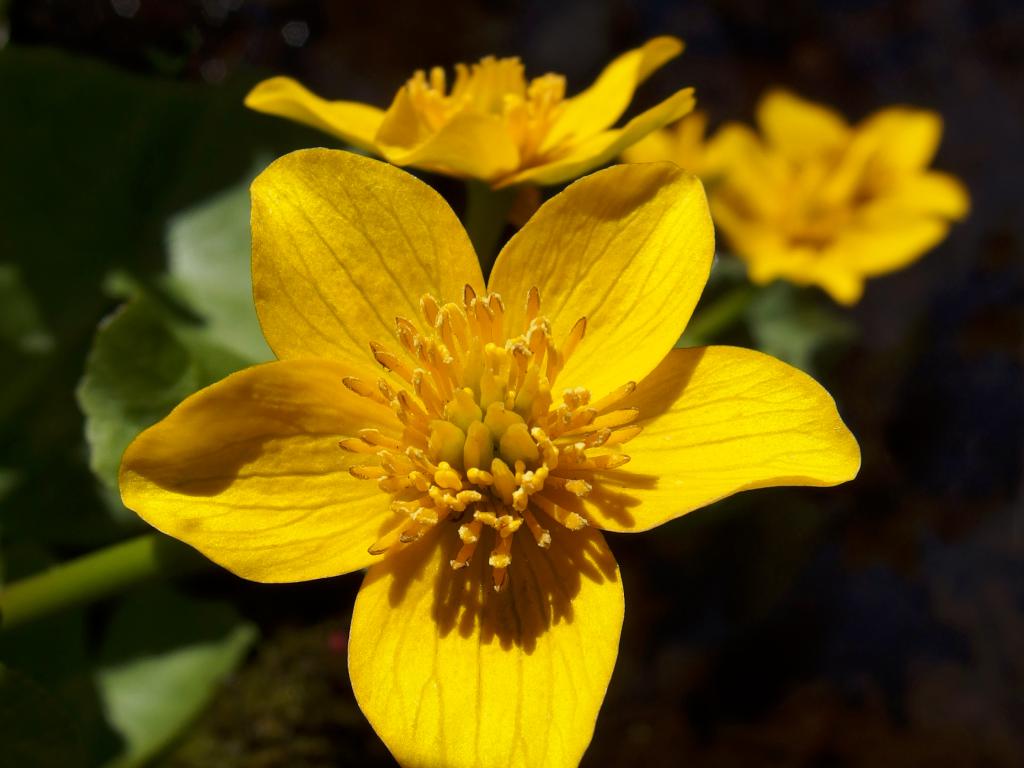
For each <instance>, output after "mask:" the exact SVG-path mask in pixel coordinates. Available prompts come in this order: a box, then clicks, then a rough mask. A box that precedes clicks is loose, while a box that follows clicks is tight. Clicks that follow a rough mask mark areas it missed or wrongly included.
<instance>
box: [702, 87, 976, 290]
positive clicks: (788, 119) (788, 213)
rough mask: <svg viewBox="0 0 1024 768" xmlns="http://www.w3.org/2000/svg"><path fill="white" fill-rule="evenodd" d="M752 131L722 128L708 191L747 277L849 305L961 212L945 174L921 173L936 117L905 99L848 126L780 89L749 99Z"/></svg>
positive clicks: (933, 143)
mask: <svg viewBox="0 0 1024 768" xmlns="http://www.w3.org/2000/svg"><path fill="white" fill-rule="evenodd" d="M757 122H758V125H759V127H760V129H761V136H758V135H757V134H755V133H754V132H753V131H751V130H750V129H749V128H746V127H744V126H740V125H735V124H732V125H727V126H724V127H723V128H722V130H721V131H720V132H719V134H716V136H715V138H714V139H712V142H713V143H716V144H717V151H718V157H717V162H718V163H719V169H718V170H719V174H720V177H719V179H718V181H717V183H715V184H714V185H713V186H712V188H711V193H710V196H711V211H712V214H713V215H714V219H715V224H716V225H717V226H718V227H719V228H720V229H721V231H722V233H724V235H725V237H726V239H727V240H728V242H729V245H730V246H731V247H732V248H733V249H734V250H735V252H736V253H737V254H738V255H739V256H740V257H741V258H743V259H744V260H745V261H746V262H747V265H748V268H749V274H750V277H751V279H752V280H753V281H754V282H757V283H767V282H770V281H772V280H774V279H776V278H780V277H781V278H785V279H787V280H790V281H792V282H794V283H798V284H802V285H809V284H811V285H819V286H821V287H822V288H823V289H824V290H826V291H827V292H828V293H829V294H830V295H831V296H832V297H833V298H834V299H835V300H836V301H838V302H840V303H842V304H853V303H855V302H856V301H857V300H858V299H860V296H861V294H862V292H863V290H864V280H865V278H868V277H873V276H876V275H880V274H884V273H886V272H892V271H893V270H896V269H899V268H901V267H904V266H906V265H908V264H910V263H911V262H913V261H914V260H916V259H917V258H918V257H920V256H922V255H923V254H924V253H926V252H927V251H928V250H930V249H931V248H933V247H934V246H935V245H936V244H937V243H939V242H940V241H941V240H942V239H943V238H945V236H946V234H947V232H948V231H949V227H950V222H951V221H954V220H957V219H961V218H963V217H964V216H965V215H966V214H967V209H968V205H969V202H968V195H967V192H966V190H965V189H964V187H963V185H962V184H961V183H960V182H959V181H958V180H957V179H955V178H954V177H952V176H950V175H948V174H945V173H940V172H938V171H932V170H929V169H928V165H929V164H930V163H931V161H932V158H933V157H934V155H935V152H936V150H937V148H938V145H939V140H940V138H941V134H942V120H941V118H940V117H939V115H937V114H936V113H934V112H930V111H927V110H920V109H912V108H909V107H890V108H887V109H883V110H881V111H879V112H876V113H875V114H873V115H871V116H870V117H868V118H866V119H865V120H863V121H862V122H861V123H859V124H858V125H856V126H850V125H849V124H848V123H847V122H846V121H845V120H844V119H843V118H842V117H841V116H840V115H838V114H837V113H835V112H834V111H832V110H831V109H828V108H827V107H824V106H821V105H818V104H813V103H811V102H808V101H804V100H803V99H800V98H798V97H796V96H794V95H793V94H790V93H787V92H785V91H772V92H770V93H768V94H767V95H766V96H765V97H764V98H763V99H762V100H761V102H760V104H759V105H758V109H757Z"/></svg>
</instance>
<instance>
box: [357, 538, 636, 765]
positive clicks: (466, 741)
mask: <svg viewBox="0 0 1024 768" xmlns="http://www.w3.org/2000/svg"><path fill="white" fill-rule="evenodd" d="M487 543H488V541H487V539H483V540H482V541H481V546H483V545H486V544H487ZM459 544H460V542H459V540H458V538H457V537H456V536H455V535H454V531H453V530H451V529H450V528H448V529H446V530H443V531H442V532H441V535H438V534H437V533H435V534H433V535H430V536H429V538H428V537H424V539H423V540H421V541H419V542H417V543H416V544H414V545H412V546H410V547H408V548H406V549H405V550H403V551H401V552H399V553H397V554H396V555H394V556H389V557H388V558H387V559H386V560H384V561H383V562H381V563H380V564H379V565H376V566H374V567H373V568H372V569H371V570H370V571H369V573H367V575H366V580H365V581H364V582H363V586H362V589H360V591H359V596H358V597H357V598H356V605H355V610H354V613H353V615H352V633H351V638H350V642H349V658H348V663H349V674H350V676H351V678H352V689H353V691H354V692H355V695H356V700H357V701H358V702H359V706H360V707H361V708H362V710H363V712H364V713H365V714H366V717H367V718H368V719H369V721H370V724H371V725H372V726H373V727H374V729H375V730H376V731H377V733H378V735H380V737H381V739H383V740H384V743H385V744H386V745H387V746H388V748H389V749H390V750H391V752H392V754H394V756H395V758H396V759H397V760H398V762H399V763H401V764H402V765H407V766H445V767H446V768H471V766H502V767H503V768H505V767H506V766H507V767H508V768H534V766H556V767H560V766H564V767H565V768H570V767H573V766H576V765H577V764H578V763H579V760H580V757H581V756H582V755H583V752H584V750H585V749H586V747H587V744H588V743H589V742H590V738H591V735H592V734H593V730H594V721H595V718H596V717H597V712H598V709H599V708H600V705H601V701H602V699H603V698H604V694H605V690H606V688H607V685H608V680H609V678H610V677H611V672H612V667H613V666H614V664H615V657H616V654H617V651H618V643H619V632H620V629H621V627H622V614H623V599H622V585H621V582H620V581H619V574H618V567H617V566H616V564H615V560H614V558H613V557H612V554H611V552H610V551H609V550H608V547H607V545H606V544H605V542H604V539H603V537H602V536H601V534H600V533H599V532H597V531H593V530H584V531H580V532H578V533H567V532H566V533H563V534H562V535H558V536H556V537H555V539H554V541H553V542H552V544H551V548H550V549H548V550H542V549H540V548H538V547H537V546H536V544H534V542H533V539H532V538H531V537H530V536H527V535H523V534H519V535H517V536H516V538H515V540H514V543H513V545H512V564H511V566H510V567H509V569H508V575H509V579H510V584H509V585H508V586H507V587H506V588H505V590H504V591H502V592H497V593H496V592H495V591H494V589H493V587H492V586H491V574H490V568H489V566H488V565H487V555H486V551H487V550H482V551H478V552H477V554H476V556H475V557H474V558H473V560H472V561H471V563H470V565H469V566H468V567H466V568H463V569H461V570H459V571H453V570H452V569H451V567H450V566H449V564H448V561H449V560H450V559H452V558H454V557H455V554H456V552H457V550H458V547H459Z"/></svg>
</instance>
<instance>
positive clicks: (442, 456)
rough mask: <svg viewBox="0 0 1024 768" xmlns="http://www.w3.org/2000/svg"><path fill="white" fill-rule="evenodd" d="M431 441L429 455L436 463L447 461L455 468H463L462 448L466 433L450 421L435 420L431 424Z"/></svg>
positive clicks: (428, 445)
mask: <svg viewBox="0 0 1024 768" xmlns="http://www.w3.org/2000/svg"><path fill="white" fill-rule="evenodd" d="M429 428H430V439H429V442H428V443H427V454H428V455H429V456H430V458H431V460H433V461H436V462H441V461H445V462H448V464H449V465H451V466H453V467H461V466H462V447H463V446H464V445H465V443H466V433H465V432H463V431H462V430H461V429H459V428H458V427H457V426H455V425H454V424H452V423H451V422H450V421H444V420H442V419H435V420H433V421H431V422H430V427H429Z"/></svg>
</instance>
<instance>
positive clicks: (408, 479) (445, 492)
mask: <svg viewBox="0 0 1024 768" xmlns="http://www.w3.org/2000/svg"><path fill="white" fill-rule="evenodd" d="M474 76H475V75H473V74H472V73H465V72H463V73H462V74H458V73H457V76H456V81H457V82H456V85H455V86H453V89H457V88H469V87H470V85H469V84H470V83H471V81H472V78H473V77H474ZM430 78H431V79H430V81H429V82H428V80H427V76H426V75H425V74H421V76H420V78H419V79H418V80H417V83H418V85H417V88H419V89H420V91H418V93H419V96H418V97H417V98H420V97H422V98H423V99H425V100H427V101H429V99H431V98H435V97H436V95H437V92H438V91H437V89H436V86H440V88H442V89H443V87H444V81H443V79H442V78H440V76H438V75H436V74H435V73H434V72H431V74H430ZM460 78H461V79H460ZM459 83H461V85H459ZM432 87H433V88H434V90H431V88H432ZM453 92H454V91H453ZM431 94H434V95H433V96H431ZM464 95H465V96H466V98H469V97H470V96H469V92H468V91H467V92H466V93H465V94H464ZM445 98H447V97H445ZM427 101H424V104H426V103H427ZM431 108H433V107H431ZM540 307H541V303H540V292H539V291H538V290H537V289H536V288H531V289H530V291H529V292H528V294H527V297H526V316H527V319H526V323H525V327H523V328H520V329H507V328H506V327H505V325H506V319H507V318H506V313H505V304H504V302H503V301H502V299H501V297H500V296H498V295H497V294H494V293H491V294H485V295H478V294H477V293H476V291H475V290H474V289H473V287H472V286H470V285H466V286H465V287H464V289H463V291H462V296H461V303H446V304H441V303H440V302H439V301H438V300H437V299H436V298H435V297H433V296H430V295H429V294H428V295H424V296H423V297H422V298H421V299H420V310H421V312H422V314H423V318H424V320H425V321H426V325H425V326H424V327H425V328H426V331H425V332H421V331H420V330H419V329H418V328H417V327H416V325H414V324H413V322H412V321H410V320H408V319H406V318H403V317H397V318H396V319H395V333H396V337H397V339H398V342H399V343H398V346H397V347H394V348H393V349H396V350H397V352H394V351H392V350H389V349H388V348H387V346H385V345H384V344H380V343H377V342H376V341H374V342H372V343H370V351H371V353H372V355H373V357H374V359H375V360H376V361H377V363H379V364H380V365H381V366H383V367H384V368H385V369H386V370H387V371H389V372H391V373H393V374H394V376H395V378H393V379H392V378H390V377H389V378H380V379H378V380H377V381H376V382H373V383H370V382H366V381H363V380H361V379H358V378H355V377H346V378H344V379H343V383H344V385H345V386H346V387H347V388H348V389H349V390H351V391H352V392H354V393H356V394H358V395H360V396H362V397H366V398H368V399H370V400H373V401H374V402H376V403H379V404H382V405H386V406H388V407H390V408H391V410H392V411H393V412H394V413H395V416H396V417H397V419H398V421H399V422H400V423H401V424H402V425H403V429H402V432H401V434H400V435H395V434H394V433H385V432H382V431H381V430H380V429H372V428H370V429H361V430H359V431H358V432H357V434H356V435H354V436H346V437H344V438H343V439H342V440H340V442H339V446H340V447H341V448H343V449H344V450H346V451H349V452H351V453H354V454H357V455H363V456H366V457H367V458H368V459H369V462H368V463H366V464H361V465H358V466H354V467H351V468H350V469H349V473H350V474H351V475H352V476H353V477H355V478H359V479H362V480H373V481H375V482H376V483H377V486H378V487H379V488H380V489H381V490H382V491H384V492H385V493H389V494H391V495H392V503H391V509H392V511H393V512H394V513H395V514H396V515H398V516H400V518H401V519H400V520H399V521H397V522H396V524H395V526H394V528H393V529H392V530H391V531H390V532H388V533H387V534H386V535H384V536H382V537H381V538H380V539H379V540H378V541H377V542H375V543H374V544H373V545H372V546H371V547H370V550H369V551H370V552H372V553H374V554H383V553H384V552H387V551H388V550H389V549H391V548H393V547H401V546H406V545H413V544H414V543H415V542H417V541H419V540H420V539H421V538H422V537H423V534H424V533H426V532H427V531H428V530H430V529H431V528H437V527H439V526H440V527H441V528H440V530H441V532H442V535H443V532H444V531H452V530H454V531H457V535H458V536H459V539H460V541H461V545H460V547H459V549H458V551H457V553H456V554H455V556H454V557H453V558H452V559H451V560H450V565H451V567H452V568H455V569H459V568H464V567H466V566H467V565H468V564H469V562H470V560H471V558H472V557H473V556H474V553H475V552H476V547H477V546H478V545H479V542H480V537H481V532H482V530H483V527H484V526H487V527H489V528H491V529H492V530H493V536H494V544H493V547H492V548H491V551H490V553H489V554H488V563H489V565H490V567H491V569H492V582H493V585H494V587H495V589H496V590H501V589H502V588H503V587H504V586H506V585H507V584H508V579H509V568H511V567H512V542H513V539H514V538H515V536H516V534H517V532H518V531H519V530H520V529H521V528H523V527H524V526H525V527H526V528H527V529H528V530H529V531H530V535H529V537H527V538H526V539H525V541H526V542H527V545H528V546H537V547H540V548H544V549H546V548H548V547H550V546H551V540H552V534H551V531H550V530H549V529H548V527H547V525H546V521H547V520H553V521H554V522H555V523H557V524H558V525H559V526H560V529H565V530H566V531H577V530H580V529H581V528H583V527H585V526H586V525H587V524H588V521H587V519H586V518H585V517H584V516H583V515H582V514H581V513H580V512H577V511H573V510H571V509H567V508H566V507H565V506H562V504H568V503H569V502H568V500H567V499H571V498H573V497H576V498H583V497H587V496H588V495H589V494H590V493H591V492H592V490H593V475H594V474H595V473H599V472H607V471H612V470H614V469H616V468H617V467H620V466H622V465H623V464H625V463H626V462H627V461H629V457H628V456H627V455H626V454H624V453H621V452H620V451H621V449H620V448H619V446H621V445H624V444H625V443H627V442H628V441H629V440H630V439H632V438H633V437H635V436H636V435H637V434H638V433H639V432H640V430H641V426H640V425H637V424H634V423H633V422H635V421H636V420H637V418H638V417H639V411H638V409H637V408H635V407H626V408H619V409H617V410H611V408H612V407H613V406H614V405H615V404H616V403H618V402H619V401H620V400H622V399H623V398H625V397H626V396H628V395H629V394H630V393H631V392H633V391H634V390H635V389H636V385H635V384H633V383H632V382H629V383H627V384H626V385H624V386H622V387H619V388H618V389H617V390H615V391H614V392H612V393H609V394H608V395H605V396H604V397H603V398H601V399H599V400H597V401H596V402H591V395H590V391H589V390H587V389H585V388H583V387H577V386H568V387H565V386H563V387H560V388H559V389H558V390H556V391H557V392H558V393H559V395H558V397H559V398H560V402H559V403H557V404H555V403H554V402H553V398H554V397H555V395H553V394H552V384H553V382H554V381H555V379H556V377H558V376H559V375H560V374H561V372H562V370H563V368H564V365H565V362H566V361H567V360H568V359H569V358H570V356H571V355H572V353H573V351H574V349H575V348H576V347H577V346H578V345H579V342H580V341H581V340H582V339H583V337H584V335H585V333H586V328H587V321H586V318H581V319H580V320H578V321H577V322H576V323H575V325H573V327H572V329H571V330H570V331H569V333H568V335H567V336H566V339H565V341H564V343H562V344H561V345H558V344H556V343H555V341H554V339H553V337H552V334H551V324H550V322H549V321H548V320H547V319H546V318H544V317H543V316H541V315H540ZM517 330H518V331H519V332H518V334H517V333H516V331H517ZM399 379H401V380H402V381H405V382H406V384H407V385H409V386H408V388H405V387H403V386H401V385H399V384H398V383H397V382H398V381H399ZM393 382H395V383H393ZM567 383H568V384H572V382H567ZM548 494H553V495H556V498H557V497H558V496H557V495H558V494H561V497H560V500H561V501H562V504H559V503H558V502H556V501H555V500H554V499H553V498H552V496H551V495H548ZM566 494H571V496H566ZM463 521H465V522H463ZM449 526H452V527H449ZM455 526H457V527H455ZM449 535H450V534H449ZM489 535H492V534H489Z"/></svg>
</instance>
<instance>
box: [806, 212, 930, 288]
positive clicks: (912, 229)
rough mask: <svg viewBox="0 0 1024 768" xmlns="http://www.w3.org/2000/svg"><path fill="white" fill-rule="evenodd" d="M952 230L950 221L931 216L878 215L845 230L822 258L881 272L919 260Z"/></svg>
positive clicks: (866, 271) (869, 272) (859, 269)
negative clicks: (884, 216) (883, 216)
mask: <svg viewBox="0 0 1024 768" xmlns="http://www.w3.org/2000/svg"><path fill="white" fill-rule="evenodd" d="M894 213H896V212H894ZM948 232H949V223H948V222H947V221H945V220H944V219H939V218H934V217H930V216H907V215H902V216H898V217H892V218H889V217H886V218H882V217H876V218H874V219H870V220H866V221H862V222H860V223H858V224H857V225H855V226H851V227H849V228H848V229H846V230H844V231H843V233H842V234H840V235H839V237H837V238H836V241H835V242H834V243H833V244H832V245H830V246H829V247H828V248H826V249H825V250H824V251H823V252H822V259H823V260H825V261H835V262H838V263H841V264H846V265H849V266H850V267H852V268H853V269H854V270H855V271H857V272H859V273H860V274H862V275H867V276H871V275H880V274H884V273H886V272H892V271H893V270H896V269H900V268H901V267H905V266H907V265H908V264H910V263H911V262H914V261H916V260H917V259H918V258H920V257H921V256H923V255H924V254H925V253H927V252H928V251H930V250H931V249H932V248H934V247H935V246H936V245H938V243H940V242H941V241H942V240H943V239H944V238H945V237H946V234H947V233H948Z"/></svg>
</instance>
